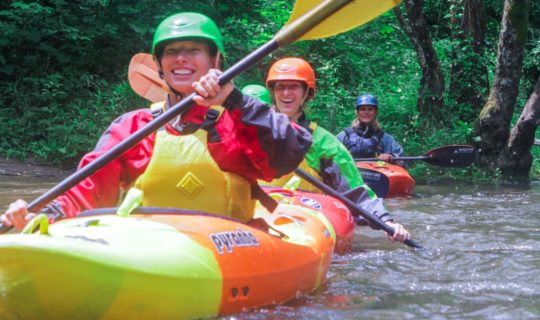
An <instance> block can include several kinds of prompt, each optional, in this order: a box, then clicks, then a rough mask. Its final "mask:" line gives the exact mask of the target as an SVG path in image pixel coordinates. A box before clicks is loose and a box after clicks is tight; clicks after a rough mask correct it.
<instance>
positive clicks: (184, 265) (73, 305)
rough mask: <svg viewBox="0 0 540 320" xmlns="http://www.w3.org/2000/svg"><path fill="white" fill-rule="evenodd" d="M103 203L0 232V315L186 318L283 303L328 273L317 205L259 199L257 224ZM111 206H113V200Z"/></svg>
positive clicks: (327, 228) (325, 231) (327, 243)
mask: <svg viewBox="0 0 540 320" xmlns="http://www.w3.org/2000/svg"><path fill="white" fill-rule="evenodd" d="M137 210H138V211H136V213H135V214H133V215H132V216H129V217H120V216H117V215H111V214H109V215H104V213H106V211H105V210H101V211H94V212H88V213H86V214H85V215H84V216H82V217H79V218H74V219H67V220H62V221H59V222H57V223H54V224H52V225H48V220H47V218H46V216H44V215H38V216H37V217H36V218H34V220H32V221H31V222H30V225H33V226H34V227H39V231H38V232H37V233H30V232H26V233H23V234H6V235H2V236H0V274H1V275H2V277H0V292H2V299H1V300H0V318H1V319H186V318H200V317H215V316H218V315H226V314H231V313H237V312H241V311H242V310H245V309H248V308H255V307H260V306H264V305H270V304H276V303H282V302H285V301H287V300H290V299H293V298H295V297H296V296H297V295H298V294H300V293H308V292H311V291H313V290H315V289H316V288H317V287H318V286H319V285H320V284H321V283H322V282H324V280H325V278H326V274H327V271H328V268H329V265H330V260H331V257H332V253H333V248H334V245H335V235H334V232H333V230H332V227H331V225H330V223H329V222H328V220H327V219H326V218H325V217H324V216H323V215H322V214H321V213H320V212H318V211H316V210H311V209H308V208H304V207H299V206H294V205H288V204H280V205H279V206H278V208H277V209H276V211H275V212H274V213H273V214H270V213H268V212H267V211H266V210H265V209H264V208H262V207H258V208H257V212H256V216H255V218H258V219H255V221H258V226H257V227H254V226H253V225H250V224H244V223H241V222H239V221H236V220H233V219H230V218H226V217H222V216H217V215H212V214H205V213H200V212H192V211H191V212H190V211H185V210H178V209H163V208H139V209H137ZM109 211H112V212H115V209H114V208H112V209H111V210H109Z"/></svg>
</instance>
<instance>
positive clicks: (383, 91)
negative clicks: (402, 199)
mask: <svg viewBox="0 0 540 320" xmlns="http://www.w3.org/2000/svg"><path fill="white" fill-rule="evenodd" d="M452 3H455V2H452V1H450V2H448V1H442V0H426V1H425V2H424V10H425V14H426V20H427V21H428V24H429V25H430V32H431V35H432V37H433V42H434V45H435V48H436V51H437V54H438V55H439V59H440V61H441V65H442V69H443V72H444V73H445V77H446V78H447V79H448V78H449V77H450V69H451V66H452V64H453V63H454V62H455V61H456V60H468V59H469V58H470V55H471V51H470V50H464V51H461V52H460V51H458V52H455V51H454V49H455V48H457V47H459V45H458V43H456V41H457V40H455V39H453V38H452V34H453V32H454V30H453V29H452V26H451V24H450V18H451V17H450V16H449V12H450V6H451V5H452ZM501 3H502V2H501V1H495V0H493V1H491V0H490V1H484V5H485V8H486V21H485V26H486V29H487V33H486V51H485V52H484V53H483V55H482V59H485V60H482V61H486V65H487V67H488V72H489V74H490V75H492V74H493V69H494V64H495V55H496V52H497V37H498V31H499V30H498V28H499V27H500V14H501V12H502V7H501ZM292 6H293V1H291V0H265V1H262V0H253V1H244V0H227V1H215V0H198V1H178V0H175V1H169V2H163V1H162V2H159V3H158V2H157V1H153V0H145V1H125V0H119V1H110V0H88V1H83V2H81V1H66V0H48V1H44V0H40V1H24V0H18V1H16V0H11V1H4V2H3V3H2V4H0V27H1V28H2V33H1V34H0V75H1V76H0V90H1V92H2V93H3V94H2V95H1V96H0V123H2V126H0V136H2V139H0V154H1V155H2V156H8V157H18V158H26V157H34V158H35V159H37V160H41V161H49V162H53V163H62V164H66V165H73V163H74V162H75V161H76V160H77V159H78V158H79V157H80V156H81V155H82V154H83V153H85V152H87V151H88V150H91V149H92V148H93V147H94V145H95V143H96V141H97V139H98V137H99V136H100V134H101V133H102V132H103V130H105V128H106V126H107V125H108V124H109V123H110V122H111V121H112V120H113V119H114V118H116V117H117V116H119V115H120V114H121V113H123V112H125V111H127V110H131V109H134V108H139V107H143V106H145V105H147V103H146V102H145V101H143V100H142V99H140V98H138V97H136V96H135V94H134V93H132V92H131V89H130V88H129V85H128V83H127V81H126V71H127V66H128V64H129V60H130V58H131V57H132V56H133V55H134V54H135V53H137V52H148V51H149V50H150V44H151V39H152V35H153V31H154V28H155V27H156V26H157V24H158V23H159V22H160V21H161V20H162V19H163V18H165V17H166V16H169V15H170V14H173V13H176V12H180V11H197V12H201V13H204V14H206V15H208V16H210V17H211V18H212V19H214V20H215V22H216V23H217V24H218V26H219V27H220V28H221V30H222V32H223V35H224V39H225V47H226V50H227V57H226V65H231V64H233V63H234V62H236V61H238V60H239V59H241V58H242V57H244V56H245V55H247V54H248V53H250V52H251V51H253V50H254V49H256V48H257V47H258V46H260V45H261V44H263V43H265V42H266V41H268V40H269V39H270V38H271V37H272V36H273V35H274V34H275V33H276V32H277V31H278V30H279V29H280V28H281V27H282V26H283V25H284V24H285V22H286V21H287V19H288V16H289V12H290V11H291V10H292ZM531 12H532V13H533V14H531V32H530V34H532V35H533V39H529V42H528V48H527V50H526V52H527V56H526V58H525V70H524V82H523V83H524V87H525V88H527V90H532V87H531V84H532V85H534V81H533V80H536V79H535V76H536V77H537V76H538V72H539V71H538V66H539V65H540V53H539V52H540V49H539V42H538V39H537V38H534V37H535V36H536V37H537V35H538V34H540V32H539V23H538V18H536V17H537V16H540V15H538V14H535V13H540V6H539V4H537V3H536V2H534V1H533V4H532V10H531ZM465 48H466V49H467V47H465ZM285 56H299V57H302V58H305V59H307V60H308V61H309V62H310V63H311V64H312V65H313V67H314V68H315V70H316V73H317V93H316V97H315V99H314V100H313V101H311V102H310V104H309V110H308V112H309V113H310V116H311V117H312V118H313V119H315V120H317V121H318V122H319V124H320V125H322V126H323V127H325V128H327V129H328V130H330V131H332V132H334V133H337V132H339V131H340V130H341V129H342V128H344V127H346V126H349V125H350V123H351V121H352V120H353V119H354V116H355V114H354V107H353V106H354V101H355V99H356V97H357V96H358V95H360V94H363V93H367V92H369V93H373V94H374V95H376V96H377V97H378V99H379V101H380V104H381V107H380V114H379V120H380V122H381V123H382V125H383V128H384V129H385V130H386V131H388V132H389V133H391V134H392V135H394V137H395V138H396V139H397V140H398V141H401V142H402V143H403V146H404V147H405V149H406V151H407V154H409V155H419V154H422V153H424V152H425V151H427V150H429V149H432V148H434V147H437V146H440V145H444V144H452V143H465V139H466V137H467V136H468V134H469V132H470V130H471V123H470V122H469V121H468V120H465V119H464V118H463V117H462V115H463V114H465V113H471V112H472V111H470V110H467V106H465V105H462V104H459V103H457V102H456V99H455V98H454V97H452V95H451V94H450V95H448V96H447V97H445V98H446V101H447V104H448V105H450V107H451V111H452V112H450V113H449V114H446V115H445V117H446V118H445V119H443V121H442V125H439V124H436V123H433V122H431V121H430V120H429V119H423V118H421V117H419V115H418V113H417V111H416V100H417V92H418V84H419V80H420V78H421V74H420V73H421V70H420V68H419V65H418V61H417V57H416V53H415V51H414V48H413V47H412V46H411V44H410V41H409V39H408V37H407V36H406V34H405V33H404V32H403V31H402V30H401V28H400V26H399V25H398V23H397V20H396V19H395V17H394V15H393V14H392V13H391V12H390V13H386V14H384V15H383V16H381V17H379V18H378V19H376V20H374V21H373V22H370V23H368V24H366V25H365V26H363V27H361V28H358V29H356V30H353V31H350V32H348V33H345V34H342V35H339V36H336V37H332V38H328V39H321V40H317V41H304V42H299V43H295V44H293V45H290V46H288V47H287V48H284V49H280V50H278V51H277V52H275V53H273V54H272V55H270V56H269V57H267V58H265V59H263V61H262V62H261V63H259V64H258V65H257V66H255V67H253V68H251V69H250V70H249V71H248V72H246V73H245V74H243V75H241V76H240V77H239V78H238V79H236V80H235V84H236V85H237V86H238V87H243V86H244V85H246V84H252V83H256V84H264V80H265V78H266V73H267V70H268V68H269V67H270V65H271V64H272V63H273V62H274V61H276V60H277V59H280V58H282V57H285ZM465 71H467V70H465ZM464 76H465V77H467V76H468V75H467V74H466V73H465V75H464ZM447 79H446V80H447ZM446 83H449V81H446ZM525 91H526V90H525ZM523 99H526V97H523V98H522V100H523ZM537 149H540V148H537ZM539 167H540V165H538V163H537V162H535V169H534V170H536V172H539ZM411 170H412V173H413V175H414V176H415V178H417V179H419V180H422V177H425V179H428V178H429V177H434V176H445V175H446V176H445V177H447V176H462V177H473V178H475V179H477V178H478V179H480V178H484V175H485V178H486V179H488V178H493V177H496V176H497V174H496V173H493V174H490V173H488V174H484V173H478V172H476V171H474V169H466V170H458V169H456V170H446V169H445V170H440V169H439V168H435V167H430V166H427V165H425V164H417V165H413V166H412V167H411ZM534 170H533V171H534Z"/></svg>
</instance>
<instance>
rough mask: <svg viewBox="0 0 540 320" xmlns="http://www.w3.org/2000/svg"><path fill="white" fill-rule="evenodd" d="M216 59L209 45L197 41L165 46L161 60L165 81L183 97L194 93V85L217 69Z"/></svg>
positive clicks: (178, 42) (179, 42)
mask: <svg viewBox="0 0 540 320" xmlns="http://www.w3.org/2000/svg"><path fill="white" fill-rule="evenodd" d="M215 66H216V57H212V56H210V50H209V48H208V45H206V44H205V43H202V42H196V41H177V42H173V43H170V44H168V45H166V46H165V48H164V50H163V56H162V58H161V69H162V71H163V76H164V80H165V81H167V83H168V84H169V85H170V86H172V87H173V88H174V89H175V90H176V91H178V92H180V93H181V94H182V95H188V94H190V93H192V92H193V88H192V86H191V85H192V84H193V82H195V81H198V80H199V79H200V78H201V77H202V76H203V75H205V74H206V73H207V72H208V70H210V68H215Z"/></svg>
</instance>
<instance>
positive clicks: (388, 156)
mask: <svg viewBox="0 0 540 320" xmlns="http://www.w3.org/2000/svg"><path fill="white" fill-rule="evenodd" d="M379 159H380V160H382V161H386V162H392V155H391V154H389V153H383V154H381V155H379Z"/></svg>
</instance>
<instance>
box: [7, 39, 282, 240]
mask: <svg viewBox="0 0 540 320" xmlns="http://www.w3.org/2000/svg"><path fill="white" fill-rule="evenodd" d="M278 48H279V45H278V43H277V42H276V41H275V40H271V41H269V42H267V43H266V44H265V45H263V46H261V47H259V48H258V49H257V50H255V51H253V52H252V53H251V54H249V55H248V56H246V57H245V58H244V59H242V60H241V61H239V62H237V63H236V64H235V65H234V66H232V67H231V68H229V69H227V71H225V72H223V73H222V74H221V75H220V77H219V83H220V84H221V85H222V84H224V83H227V82H229V81H231V80H232V79H233V78H234V77H236V76H238V75H239V74H240V73H242V72H244V71H246V70H247V69H248V68H250V67H251V66H252V65H254V64H255V63H256V62H257V61H259V60H261V59H262V58H264V57H265V56H267V55H268V54H269V53H271V52H272V51H275V50H276V49H278ZM195 95H196V94H195V93H192V94H191V95H189V96H187V97H186V98H184V99H183V100H182V101H180V102H179V103H177V104H176V105H174V106H173V107H171V108H169V109H168V110H167V111H166V112H164V113H163V114H161V115H160V116H159V117H157V118H155V119H154V120H152V121H151V122H150V123H148V124H147V125H145V126H144V127H142V128H141V129H139V130H137V131H136V132H135V133H133V134H132V135H131V136H129V137H128V138H126V139H125V140H122V142H120V143H119V144H117V145H116V146H114V147H113V148H111V149H110V150H109V151H107V152H105V153H104V154H102V155H101V156H100V157H98V158H96V159H95V160H94V161H92V162H90V163H88V164H87V165H86V166H84V167H82V168H81V169H79V170H77V171H76V172H74V173H73V174H72V175H70V176H69V177H67V178H66V179H64V180H63V181H62V182H60V183H59V184H57V185H56V186H54V187H53V188H51V189H49V190H48V191H47V192H45V193H44V194H42V195H41V196H39V197H38V198H37V199H35V200H34V201H32V202H31V203H30V204H29V205H28V211H29V212H37V211H39V210H40V209H41V208H43V207H44V206H45V205H46V204H47V203H49V202H51V201H52V200H54V199H56V198H57V197H58V196H60V195H62V194H63V193H65V192H66V191H67V190H69V189H71V188H72V187H74V186H75V185H77V184H78V183H79V182H81V181H82V180H84V179H85V178H87V177H89V176H90V175H92V174H93V173H94V172H96V171H98V170H99V169H101V168H102V167H103V166H105V165H106V164H107V163H109V162H110V161H112V160H114V159H116V158H117V157H119V156H120V155H121V154H123V153H124V152H126V151H127V150H129V149H130V148H131V147H133V146H134V145H136V144H137V143H139V142H140V141H141V140H143V139H144V138H145V137H147V136H148V135H150V134H151V133H153V132H155V131H157V130H158V129H159V128H161V127H162V126H164V125H165V124H167V123H168V122H169V121H171V120H172V119H174V118H175V117H177V116H178V115H182V114H185V113H186V112H188V111H189V110H190V109H191V108H192V107H193V106H194V105H195V102H194V101H193V98H194V97H195ZM9 229H11V228H6V227H4V226H3V224H1V223H0V233H4V232H7V231H8V230H9Z"/></svg>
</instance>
